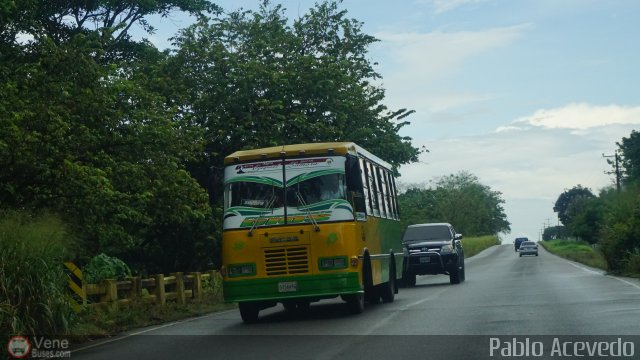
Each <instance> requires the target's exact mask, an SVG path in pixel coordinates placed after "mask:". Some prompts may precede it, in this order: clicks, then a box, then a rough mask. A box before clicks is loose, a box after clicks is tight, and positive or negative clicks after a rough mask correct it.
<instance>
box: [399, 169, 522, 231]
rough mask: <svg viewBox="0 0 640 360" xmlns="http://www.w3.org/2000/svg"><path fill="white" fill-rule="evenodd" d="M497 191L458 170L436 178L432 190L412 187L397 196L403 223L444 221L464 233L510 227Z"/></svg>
mask: <svg viewBox="0 0 640 360" xmlns="http://www.w3.org/2000/svg"><path fill="white" fill-rule="evenodd" d="M501 195H502V194H501V193H500V192H498V191H493V190H491V188H490V187H488V186H486V185H483V184H481V183H480V182H479V180H478V178H477V177H476V176H475V175H473V174H471V173H469V172H465V171H462V172H460V173H458V174H452V175H448V176H444V177H442V178H440V179H439V180H438V181H437V182H436V187H435V189H417V188H413V189H410V190H408V191H407V192H406V193H404V194H401V195H400V196H399V197H398V203H399V205H400V213H401V215H402V222H403V225H405V226H406V225H409V224H416V223H427V222H448V223H451V224H452V225H453V226H454V227H455V228H456V230H457V231H460V232H461V233H463V234H468V235H474V236H475V235H492V234H496V233H498V232H501V231H508V230H510V224H509V222H508V221H507V217H506V215H505V213H504V208H503V207H502V204H503V203H504V200H503V199H502V198H501Z"/></svg>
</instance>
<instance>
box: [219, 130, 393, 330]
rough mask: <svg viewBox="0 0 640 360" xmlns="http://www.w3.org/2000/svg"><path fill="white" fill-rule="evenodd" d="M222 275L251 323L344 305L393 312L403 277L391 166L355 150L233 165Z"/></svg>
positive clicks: (270, 151) (292, 149) (228, 173)
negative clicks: (266, 313) (316, 305)
mask: <svg viewBox="0 0 640 360" xmlns="http://www.w3.org/2000/svg"><path fill="white" fill-rule="evenodd" d="M224 164H225V170H224V219H223V233H222V271H221V273H222V275H223V292H224V299H225V301H226V302H237V303H238V307H239V310H240V315H241V317H242V320H243V321H244V322H245V323H250V322H254V321H256V320H257V319H258V313H259V312H260V310H263V309H266V308H269V307H272V306H276V305H277V304H278V303H281V304H282V305H283V306H284V308H285V309H287V310H304V309H308V308H309V305H310V303H312V302H315V301H320V300H322V299H329V298H336V297H341V299H342V300H343V301H345V302H346V306H347V308H348V310H349V311H350V312H351V313H354V314H358V313H361V312H362V311H363V310H364V306H365V301H367V302H370V303H372V302H379V301H380V300H382V301H383V302H392V301H393V300H394V296H395V294H397V292H398V282H397V279H399V278H400V277H401V276H402V268H403V260H404V259H403V250H402V244H401V238H402V233H401V229H400V222H399V212H398V202H397V188H396V183H395V178H394V176H393V172H392V168H391V166H390V165H389V164H388V163H387V162H385V161H384V160H382V159H380V158H379V157H377V156H375V155H373V154H371V153H370V152H368V151H366V150H365V149H363V148H362V147H360V146H358V145H356V144H355V143H351V142H334V143H311V144H297V145H284V146H276V147H270V148H263V149H254V150H245V151H237V152H235V153H233V154H231V155H229V156H227V157H225V159H224Z"/></svg>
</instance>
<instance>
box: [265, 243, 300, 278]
mask: <svg viewBox="0 0 640 360" xmlns="http://www.w3.org/2000/svg"><path fill="white" fill-rule="evenodd" d="M264 264H265V269H266V272H267V276H277V275H291V274H305V273H307V272H309V249H308V248H307V247H306V246H296V247H287V248H275V249H274V248H271V249H265V250H264Z"/></svg>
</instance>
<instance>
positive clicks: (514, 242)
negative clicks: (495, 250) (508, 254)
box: [513, 237, 529, 251]
mask: <svg viewBox="0 0 640 360" xmlns="http://www.w3.org/2000/svg"><path fill="white" fill-rule="evenodd" d="M525 241H529V239H528V238H526V237H519V238H516V239H515V240H514V241H513V245H515V247H516V251H518V250H520V245H522V243H523V242H525Z"/></svg>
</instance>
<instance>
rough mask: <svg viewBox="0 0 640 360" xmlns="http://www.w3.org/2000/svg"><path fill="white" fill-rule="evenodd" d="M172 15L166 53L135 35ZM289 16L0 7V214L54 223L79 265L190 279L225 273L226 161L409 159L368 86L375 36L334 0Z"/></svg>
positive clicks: (161, 7) (150, 0) (407, 146)
mask: <svg viewBox="0 0 640 360" xmlns="http://www.w3.org/2000/svg"><path fill="white" fill-rule="evenodd" d="M174 11H185V12H188V13H190V14H192V15H195V16H196V17H197V18H198V19H199V20H198V23H197V24H195V25H194V26H192V27H190V28H188V29H185V30H184V31H182V32H181V33H180V34H179V35H178V36H177V37H176V39H175V40H174V41H175V46H176V48H175V51H167V52H160V51H158V49H156V48H155V47H154V46H153V45H151V43H150V42H148V41H146V40H144V39H143V40H136V39H135V38H134V37H133V36H132V35H131V31H132V29H133V28H134V27H141V28H142V29H143V30H144V31H146V32H147V34H152V33H153V31H154V29H153V28H152V27H151V26H150V25H149V23H148V22H147V20H146V19H148V17H149V16H151V15H160V16H167V15H169V14H170V13H172V12H174ZM283 14H284V11H283V9H282V8H281V7H280V6H272V5H271V4H270V2H269V1H265V2H264V3H263V5H262V7H261V9H260V10H259V11H255V12H253V11H236V12H231V13H228V14H225V13H223V12H222V11H221V9H219V8H218V7H217V6H215V5H213V4H212V3H210V2H209V1H206V0H133V1H129V2H127V3H126V4H125V5H123V4H120V3H118V2H113V1H108V0H97V1H92V2H82V1H81V2H43V1H35V0H27V1H21V2H14V1H12V2H9V3H8V4H4V5H1V6H0V20H1V21H0V78H2V79H3V81H2V82H0V167H1V168H2V169H3V171H2V172H0V203H2V204H3V206H6V207H9V208H14V209H29V210H32V211H34V212H36V213H37V212H41V211H45V210H50V211H52V212H54V213H57V214H59V216H60V217H61V219H62V221H64V222H65V224H67V225H68V228H69V229H70V231H71V232H72V233H74V234H76V237H77V241H78V248H79V249H80V252H79V253H78V254H76V255H77V259H76V260H77V261H78V262H79V263H86V262H87V261H88V259H90V258H91V257H93V256H94V255H96V254H99V253H105V254H109V255H110V256H116V257H118V258H120V259H122V260H123V261H124V262H125V263H127V264H128V265H129V266H130V267H131V268H132V269H133V270H134V271H136V272H141V273H144V272H146V273H155V272H162V273H166V272H171V271H178V270H179V271H189V270H199V269H203V268H211V267H212V266H215V265H216V264H219V254H216V247H217V246H219V244H216V243H215V241H214V238H215V237H219V232H220V227H219V226H218V225H219V223H220V221H221V214H220V206H219V199H218V198H217V197H216V194H217V193H218V190H219V189H220V188H221V187H222V186H221V185H222V184H221V173H220V172H219V171H218V172H216V171H212V169H213V170H215V169H216V168H217V167H219V165H221V164H222V158H223V157H224V156H225V155H227V154H228V153H230V152H232V151H235V150H238V149H243V148H248V147H258V146H268V145H274V144H284V143H290V142H307V141H308V142H312V141H339V140H349V141H355V142H357V143H359V144H360V145H362V146H364V147H366V148H367V149H368V150H370V151H372V152H374V153H376V154H379V155H381V156H382V157H383V158H385V159H386V160H388V161H390V162H391V163H392V164H393V165H394V166H396V167H397V166H399V165H400V164H403V163H407V162H410V161H414V160H416V159H417V156H418V154H419V152H420V150H419V149H416V148H414V147H413V146H412V145H411V142H410V139H409V138H407V137H401V136H399V135H398V132H399V130H400V129H401V128H402V127H403V126H405V125H406V124H407V122H405V121H404V118H405V117H406V116H408V115H410V114H411V113H412V112H413V111H411V110H407V109H400V110H390V109H388V108H387V107H386V106H385V105H384V104H383V100H384V96H385V93H384V89H383V88H382V87H380V86H378V85H375V83H374V82H375V81H377V80H379V79H380V76H379V74H377V73H376V72H375V70H374V66H373V64H372V63H371V62H370V61H369V60H368V56H367V55H368V54H367V48H368V47H369V46H370V45H371V44H373V43H375V41H376V39H375V38H373V37H372V36H369V35H367V34H364V33H363V32H362V29H361V28H362V24H361V23H360V22H358V21H356V20H354V19H349V18H347V16H346V11H342V10H340V9H339V8H338V3H336V2H324V3H321V4H318V5H316V6H315V7H314V8H312V9H311V10H310V11H309V12H308V13H307V14H305V15H304V16H302V17H300V18H299V19H296V20H294V21H290V20H289V19H287V18H286V17H285V16H284V15H283ZM205 15H209V16H211V17H206V16H205ZM212 166H213V168H212ZM206 190H209V196H208V194H207V192H206ZM211 204H213V206H211Z"/></svg>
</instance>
